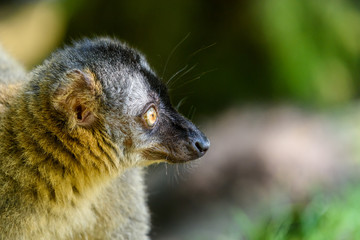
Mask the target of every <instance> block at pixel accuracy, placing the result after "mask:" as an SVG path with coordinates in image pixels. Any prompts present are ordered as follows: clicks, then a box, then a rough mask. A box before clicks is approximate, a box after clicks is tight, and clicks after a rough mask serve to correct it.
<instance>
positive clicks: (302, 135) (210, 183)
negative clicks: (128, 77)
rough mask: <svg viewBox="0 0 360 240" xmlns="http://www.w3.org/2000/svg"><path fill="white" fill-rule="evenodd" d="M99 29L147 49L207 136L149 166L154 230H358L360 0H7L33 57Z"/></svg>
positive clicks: (14, 30)
mask: <svg viewBox="0 0 360 240" xmlns="http://www.w3.org/2000/svg"><path fill="white" fill-rule="evenodd" d="M103 35H107V36H113V37H117V38H119V39H121V40H123V41H126V42H128V43H129V44H130V45H131V46H134V47H136V48H137V49H139V50H141V51H142V52H143V53H144V54H145V55H146V56H147V59H148V61H149V62H150V64H151V65H152V67H153V68H154V69H155V71H156V72H157V73H158V75H159V77H161V78H162V79H163V81H164V82H166V83H167V84H168V87H169V90H170V94H171V98H172V102H173V104H174V105H175V106H177V108H178V109H179V111H180V112H182V113H183V114H184V115H185V116H187V117H188V118H190V119H192V120H193V121H194V122H195V123H196V124H197V125H199V126H200V128H201V129H202V130H203V131H204V132H205V133H206V134H207V135H208V136H209V138H210V140H211V144H212V145H211V148H210V150H209V152H208V153H207V155H206V156H205V157H203V158H202V159H201V160H197V161H195V162H193V163H190V164H184V165H169V164H160V165H158V166H153V167H150V168H149V170H148V175H147V180H146V182H147V184H148V192H149V194H148V197H149V205H150V210H151V214H152V232H151V237H152V239H164V240H168V239H169V240H177V239H179V240H180V239H181V240H182V239H184V240H187V239H189V240H193V239H195V240H197V239H199V240H202V239H204V240H205V239H214V240H225V239H229V240H233V239H234V240H235V239H249V240H252V239H254V240H256V239H264V240H267V239H277V240H282V239H290V240H300V239H310V240H320V239H324V240H325V239H326V240H329V239H360V217H359V216H360V204H359V203H360V182H359V177H358V176H359V172H360V171H359V170H360V169H359V164H360V161H359V157H360V145H359V141H360V129H359V126H358V125H359V124H358V123H359V122H360V104H359V97H360V71H359V69H360V62H359V60H360V41H359V40H360V2H359V1H356V0H352V1H351V0H316V1H314V0H302V1H295V0H223V1H220V0H197V1H195V0H155V1H147V0H132V1H125V0H107V1H101V0H52V1H50V0H48V1H40V0H38V1H36V0H32V1H31V0H2V1H0V42H1V44H2V45H3V46H4V48H5V49H7V51H8V52H9V53H10V54H12V55H13V56H14V57H15V58H16V59H17V60H18V61H20V62H21V63H22V64H23V65H24V66H25V67H26V68H27V69H28V70H31V69H32V68H33V67H34V66H36V65H37V64H40V63H41V62H42V61H43V59H44V58H46V56H48V55H49V53H50V52H51V51H53V50H54V49H56V48H57V47H61V46H63V45H64V44H71V42H72V41H74V40H77V39H80V38H82V37H94V36H103Z"/></svg>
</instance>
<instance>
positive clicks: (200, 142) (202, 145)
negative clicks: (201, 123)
mask: <svg viewBox="0 0 360 240" xmlns="http://www.w3.org/2000/svg"><path fill="white" fill-rule="evenodd" d="M189 140H190V143H191V147H192V148H193V151H194V152H195V153H196V154H197V158H199V157H202V156H204V154H205V153H206V152H207V150H208V149H209V147H210V141H209V139H208V138H207V137H206V136H205V135H204V134H203V133H202V132H201V131H200V130H199V129H197V133H196V134H195V136H194V137H190V139H189Z"/></svg>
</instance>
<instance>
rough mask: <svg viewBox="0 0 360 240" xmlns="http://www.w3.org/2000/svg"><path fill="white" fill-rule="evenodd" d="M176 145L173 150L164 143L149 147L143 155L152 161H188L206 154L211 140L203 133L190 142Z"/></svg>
mask: <svg viewBox="0 0 360 240" xmlns="http://www.w3.org/2000/svg"><path fill="white" fill-rule="evenodd" d="M164 145H165V144H164ZM174 145H175V147H174V146H173V147H172V148H171V150H170V149H169V148H165V147H163V145H161V146H159V147H157V148H152V149H147V150H145V151H143V156H144V158H145V159H147V160H150V161H151V162H168V163H186V162H189V161H192V160H196V159H198V158H201V157H202V156H204V155H205V153H206V152H207V151H208V149H209V147H210V141H209V140H208V139H207V138H206V137H205V136H204V135H203V134H202V135H199V137H198V138H194V139H193V140H190V141H188V142H182V143H178V144H174ZM155 149H156V150H155Z"/></svg>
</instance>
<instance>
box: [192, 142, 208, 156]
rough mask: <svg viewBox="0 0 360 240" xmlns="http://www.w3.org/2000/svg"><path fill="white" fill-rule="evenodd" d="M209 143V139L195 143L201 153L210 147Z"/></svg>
mask: <svg viewBox="0 0 360 240" xmlns="http://www.w3.org/2000/svg"><path fill="white" fill-rule="evenodd" d="M209 145H210V144H209V143H208V141H197V142H196V143H195V146H196V148H197V149H198V150H199V152H200V153H205V152H206V151H207V150H208V149H209Z"/></svg>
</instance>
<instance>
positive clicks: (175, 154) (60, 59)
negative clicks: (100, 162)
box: [35, 38, 210, 166]
mask: <svg viewBox="0 0 360 240" xmlns="http://www.w3.org/2000/svg"><path fill="white" fill-rule="evenodd" d="M46 69H52V70H51V72H50V71H47V70H46ZM35 74H37V75H38V76H40V78H41V76H42V78H46V79H47V81H45V83H39V84H40V85H44V86H42V87H40V89H41V88H47V89H50V92H51V94H50V96H49V98H50V99H49V101H50V102H51V106H52V107H53V110H54V111H55V112H56V114H58V118H59V119H61V122H62V123H64V125H63V127H64V128H66V129H68V130H69V131H76V130H77V129H78V130H79V129H80V130H81V131H84V132H85V131H87V132H94V129H102V131H101V132H102V133H103V134H105V135H106V137H108V138H109V139H110V140H111V142H112V143H114V144H115V145H116V146H117V147H118V148H119V149H120V151H119V152H120V153H121V156H120V157H119V161H123V162H124V163H125V164H127V166H138V165H148V164H151V163H154V162H159V161H167V162H171V163H179V162H186V161H189V160H194V159H197V158H199V157H201V156H203V155H204V154H205V152H206V151H207V150H208V148H209V145H210V143H209V140H208V139H207V138H206V136H205V135H204V134H203V133H202V132H201V131H200V130H199V129H198V128H197V127H196V126H195V125H194V124H193V123H191V122H190V121H189V120H188V119H186V118H185V117H183V116H182V115H180V114H179V113H178V112H177V111H176V110H175V109H174V108H173V107H172V105H171V103H170V99H169V97H168V93H167V88H166V86H165V85H164V84H163V83H162V82H161V81H160V80H159V78H158V77H157V76H156V75H155V73H154V72H153V71H152V70H151V68H150V67H149V65H148V63H147V62H146V60H145V58H144V57H143V56H142V55H141V54H140V53H139V52H137V51H136V50H134V49H132V48H129V47H128V46H126V45H125V44H123V43H120V42H119V41H117V40H114V39H108V38H99V39H95V40H88V39H85V40H83V41H81V42H78V43H75V44H74V46H72V47H66V48H64V49H62V50H59V51H57V52H56V53H54V54H53V55H52V56H51V57H50V58H49V59H48V60H47V61H46V62H45V63H44V64H43V66H42V67H40V68H39V69H38V70H37V71H35ZM40 91H41V90H40ZM59 124H60V125H61V123H59Z"/></svg>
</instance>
